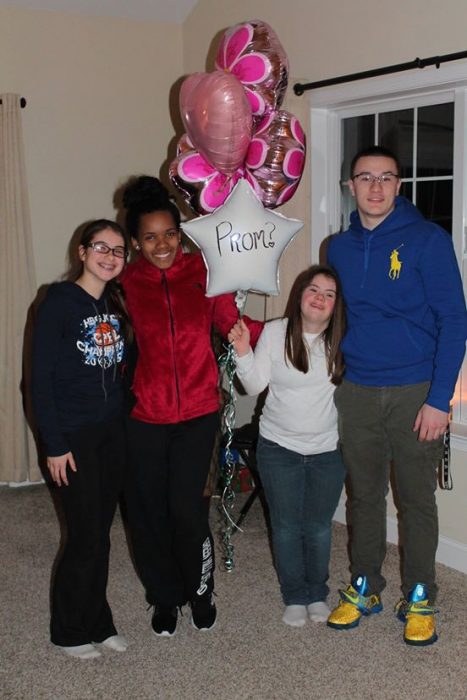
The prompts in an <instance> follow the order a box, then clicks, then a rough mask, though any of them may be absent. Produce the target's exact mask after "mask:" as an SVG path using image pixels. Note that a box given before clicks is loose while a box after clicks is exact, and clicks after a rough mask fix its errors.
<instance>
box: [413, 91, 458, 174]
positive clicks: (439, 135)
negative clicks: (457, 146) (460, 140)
mask: <svg viewBox="0 0 467 700" xmlns="http://www.w3.org/2000/svg"><path fill="white" fill-rule="evenodd" d="M453 142H454V104H453V103H452V102H448V103H446V104H442V105H430V106H429V107H420V108H419V110H418V134H417V177H436V176H440V175H452V172H453Z"/></svg>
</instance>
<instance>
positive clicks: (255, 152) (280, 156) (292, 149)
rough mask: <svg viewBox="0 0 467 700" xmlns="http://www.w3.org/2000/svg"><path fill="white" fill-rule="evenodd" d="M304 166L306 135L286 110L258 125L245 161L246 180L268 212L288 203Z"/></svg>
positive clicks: (274, 113) (272, 115)
mask: <svg viewBox="0 0 467 700" xmlns="http://www.w3.org/2000/svg"><path fill="white" fill-rule="evenodd" d="M304 166H305V134H304V132H303V129H302V127H301V125H300V122H299V121H298V119H297V118H296V117H294V116H293V114H290V113H289V112H286V111H285V110H279V111H277V112H271V113H270V114H269V115H268V116H266V117H265V118H264V119H263V120H262V121H261V122H260V123H259V124H258V128H257V129H256V131H255V134H254V136H253V139H252V140H251V143H250V147H249V149H248V153H247V156H246V160H245V178H246V179H247V180H248V182H249V183H250V184H251V185H252V186H253V188H254V190H255V192H256V194H257V195H258V197H259V198H260V200H261V201H262V203H263V204H264V206H265V207H267V208H268V209H274V208H275V207H278V206H280V205H281V204H284V203H285V202H287V201H288V200H289V199H290V198H291V197H292V195H293V194H294V192H295V190H296V189H297V187H298V184H299V182H300V178H301V176H302V173H303V168H304Z"/></svg>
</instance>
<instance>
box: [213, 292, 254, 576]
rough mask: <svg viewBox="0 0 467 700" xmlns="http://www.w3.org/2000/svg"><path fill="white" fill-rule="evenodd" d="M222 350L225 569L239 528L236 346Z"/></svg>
mask: <svg viewBox="0 0 467 700" xmlns="http://www.w3.org/2000/svg"><path fill="white" fill-rule="evenodd" d="M246 298H247V292H246V291H242V290H239V291H238V292H237V293H236V295H235V304H236V306H237V309H238V312H239V316H240V318H241V316H242V314H243V309H244V308H245V303H246ZM224 348H225V352H224V353H223V354H222V355H221V356H220V357H219V360H218V362H219V367H220V368H221V370H224V371H225V376H226V377H227V381H228V390H227V399H226V402H225V405H224V410H223V412H222V429H223V430H222V431H223V434H224V444H225V447H224V459H223V461H222V464H221V473H222V482H223V490H222V498H221V511H222V513H223V516H224V520H225V527H224V529H223V531H222V543H223V545H224V567H225V569H226V571H232V569H233V568H234V546H233V544H232V540H231V538H232V533H233V531H234V529H237V530H240V532H242V530H241V528H239V527H238V525H237V524H236V523H235V521H234V520H233V518H232V511H233V507H234V503H235V492H234V489H233V486H232V482H233V480H234V477H235V470H236V462H235V458H234V454H233V452H232V449H231V445H232V440H233V434H234V430H235V412H236V411H235V392H234V377H235V369H236V365H235V348H234V345H233V343H229V344H228V345H227V344H225V345H224Z"/></svg>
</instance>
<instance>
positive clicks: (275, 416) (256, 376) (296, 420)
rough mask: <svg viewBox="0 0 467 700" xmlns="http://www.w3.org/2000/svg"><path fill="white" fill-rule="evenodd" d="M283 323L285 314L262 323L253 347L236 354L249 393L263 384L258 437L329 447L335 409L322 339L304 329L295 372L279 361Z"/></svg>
mask: <svg viewBox="0 0 467 700" xmlns="http://www.w3.org/2000/svg"><path fill="white" fill-rule="evenodd" d="M286 327H287V320H286V319H279V320H277V321H270V322H269V323H267V324H266V325H265V327H264V330H263V332H262V333H261V336H260V338H259V341H258V344H257V346H256V349H255V352H254V353H253V351H251V350H250V352H249V353H248V354H247V355H244V356H243V357H237V358H236V364H237V374H238V377H239V379H240V380H241V382H242V384H243V386H244V387H245V390H246V392H247V393H248V394H250V395H252V396H254V395H255V394H259V393H261V392H262V391H263V390H264V389H265V388H266V387H267V386H269V392H268V395H267V398H266V403H265V406H264V409H263V413H262V416H261V418H260V434H261V435H262V436H263V437H265V438H266V439H268V440H272V441H273V442H277V443H278V444H279V445H281V446H282V447H286V448H287V449H289V450H293V451H294V452H298V453H299V454H302V455H309V454H319V453H321V452H330V451H331V450H335V449H336V445H337V411H336V407H335V405H334V389H335V386H334V385H333V384H331V381H330V378H329V376H328V373H327V368H326V358H325V354H324V345H323V342H322V340H320V339H319V336H318V335H313V334H308V333H305V334H304V339H305V341H306V343H307V344H308V346H309V348H310V355H309V358H310V367H309V369H308V372H307V373H306V374H304V373H303V372H299V371H298V370H297V369H295V367H293V366H292V365H291V363H290V362H288V363H287V364H286V362H285V356H284V343H285V331H286Z"/></svg>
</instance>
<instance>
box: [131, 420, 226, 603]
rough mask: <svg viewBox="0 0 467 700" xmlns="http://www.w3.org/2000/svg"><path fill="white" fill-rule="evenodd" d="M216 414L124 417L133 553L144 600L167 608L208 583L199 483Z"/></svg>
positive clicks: (210, 567)
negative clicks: (146, 419)
mask: <svg viewBox="0 0 467 700" xmlns="http://www.w3.org/2000/svg"><path fill="white" fill-rule="evenodd" d="M218 426H219V416H218V413H217V412H216V413H210V414H208V415H205V416H201V417H199V418H194V419H193V420H189V421H184V422H181V423H176V424H168V425H154V424H151V423H143V422H141V421H137V420H133V419H131V418H129V419H128V421H127V428H128V442H129V453H130V457H129V468H128V474H127V482H126V486H125V501H126V506H127V515H128V524H129V530H130V537H131V543H132V548H133V555H134V559H135V563H136V567H137V570H138V573H139V576H140V578H141V580H142V582H143V585H144V587H145V589H146V598H147V600H148V603H150V604H151V605H154V604H158V605H163V606H166V607H175V606H179V605H183V604H185V603H186V602H187V601H192V600H195V599H196V598H197V597H198V596H200V595H203V594H209V593H211V592H212V590H213V587H214V578H213V573H214V547H213V540H212V535H211V532H210V530H209V521H208V517H209V512H208V504H207V502H206V499H205V498H204V497H203V491H204V487H205V485H206V479H207V475H208V472H209V467H210V464H211V458H212V451H213V447H214V441H215V436H216V432H217V429H218Z"/></svg>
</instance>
